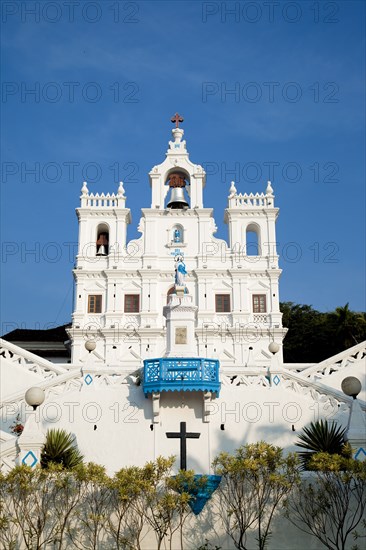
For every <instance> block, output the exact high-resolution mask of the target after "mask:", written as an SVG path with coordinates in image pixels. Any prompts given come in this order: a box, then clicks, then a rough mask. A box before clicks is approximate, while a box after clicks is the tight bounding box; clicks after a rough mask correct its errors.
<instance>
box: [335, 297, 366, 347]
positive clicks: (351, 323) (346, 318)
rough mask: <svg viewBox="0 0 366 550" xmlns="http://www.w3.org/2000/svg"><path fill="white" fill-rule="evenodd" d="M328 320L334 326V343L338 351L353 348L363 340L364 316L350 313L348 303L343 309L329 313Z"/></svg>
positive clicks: (365, 321) (365, 327) (365, 322)
mask: <svg viewBox="0 0 366 550" xmlns="http://www.w3.org/2000/svg"><path fill="white" fill-rule="evenodd" d="M329 319H330V322H331V323H333V325H334V332H335V336H336V341H337V343H338V346H339V348H340V351H342V350H343V349H347V348H350V347H352V346H355V345H356V344H359V343H360V342H362V341H363V340H364V339H365V337H366V335H365V333H366V319H365V315H364V314H362V313H355V312H354V311H351V310H350V309H349V304H348V303H347V304H346V305H345V306H343V307H337V308H336V309H335V311H334V312H331V313H330V314H329Z"/></svg>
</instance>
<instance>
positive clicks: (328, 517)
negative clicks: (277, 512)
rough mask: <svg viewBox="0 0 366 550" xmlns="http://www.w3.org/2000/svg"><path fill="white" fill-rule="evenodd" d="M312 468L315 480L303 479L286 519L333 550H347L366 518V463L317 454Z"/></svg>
mask: <svg viewBox="0 0 366 550" xmlns="http://www.w3.org/2000/svg"><path fill="white" fill-rule="evenodd" d="M310 468H311V469H312V470H313V472H312V473H311V474H307V475H308V476H309V475H310V476H311V480H309V479H303V481H302V483H301V484H300V485H298V486H297V487H295V489H294V491H293V493H292V494H291V495H290V496H289V498H288V499H287V501H286V517H287V518H288V519H289V521H290V522H291V523H293V524H294V525H296V527H298V528H299V529H300V530H301V531H303V532H305V533H308V534H310V535H313V536H314V537H316V538H317V539H318V540H319V541H320V542H321V543H322V544H323V545H324V546H325V547H326V548H328V549H329V550H345V548H346V546H347V540H348V539H349V537H350V535H351V534H352V533H353V534H355V529H356V527H357V526H358V525H359V524H361V522H362V518H363V517H364V514H365V509H366V462H359V461H357V460H354V459H351V458H345V457H343V456H340V455H336V454H329V453H317V454H315V455H314V456H313V457H312V458H311V460H310ZM356 536H358V537H362V536H363V535H360V534H356Z"/></svg>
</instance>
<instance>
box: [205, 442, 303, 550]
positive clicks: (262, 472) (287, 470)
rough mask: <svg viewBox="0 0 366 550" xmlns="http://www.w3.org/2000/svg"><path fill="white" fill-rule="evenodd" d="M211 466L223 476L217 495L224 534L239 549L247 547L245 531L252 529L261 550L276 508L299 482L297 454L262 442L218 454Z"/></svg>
mask: <svg viewBox="0 0 366 550" xmlns="http://www.w3.org/2000/svg"><path fill="white" fill-rule="evenodd" d="M213 466H214V468H215V472H216V473H217V474H218V475H221V476H222V481H221V484H220V486H219V488H218V490H217V491H216V494H218V498H219V514H220V518H221V521H222V522H223V525H224V528H225V530H226V533H227V534H228V535H229V536H230V537H231V539H232V540H233V542H234V545H235V547H236V548H238V550H246V548H247V532H248V530H249V529H254V528H255V529H256V532H257V542H258V548H259V549H260V550H263V549H264V548H265V547H266V544H267V543H268V539H269V537H270V536H271V524H272V520H273V517H274V515H275V512H276V510H277V509H278V507H279V505H280V504H281V503H282V502H283V501H284V499H285V497H286V496H287V495H288V494H289V493H290V491H291V490H292V488H293V486H294V485H295V484H296V483H298V481H299V473H298V462H297V456H296V454H289V455H288V456H286V457H284V456H283V451H282V449H281V448H280V447H275V446H274V445H270V444H269V443H265V442H263V441H261V442H259V443H253V444H248V445H244V446H242V447H240V448H239V449H237V451H235V453H234V454H233V455H230V454H228V453H221V454H220V455H219V456H218V457H217V458H215V460H214V462H213Z"/></svg>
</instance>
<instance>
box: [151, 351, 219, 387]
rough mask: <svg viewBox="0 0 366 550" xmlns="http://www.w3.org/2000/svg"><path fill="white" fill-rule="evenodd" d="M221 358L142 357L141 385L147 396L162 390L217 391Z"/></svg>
mask: <svg viewBox="0 0 366 550" xmlns="http://www.w3.org/2000/svg"><path fill="white" fill-rule="evenodd" d="M219 367H220V362H219V361H218V359H206V358H202V357H160V358H157V359H145V360H144V378H143V383H142V388H143V391H144V394H145V397H147V396H148V395H149V394H150V393H161V392H163V391H210V392H212V393H215V394H216V395H217V396H219V395H220V388H221V383H220V379H219Z"/></svg>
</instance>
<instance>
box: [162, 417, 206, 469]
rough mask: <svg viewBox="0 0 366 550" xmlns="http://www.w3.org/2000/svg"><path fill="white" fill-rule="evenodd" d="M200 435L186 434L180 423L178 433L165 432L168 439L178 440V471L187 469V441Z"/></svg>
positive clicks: (183, 423) (184, 427)
mask: <svg viewBox="0 0 366 550" xmlns="http://www.w3.org/2000/svg"><path fill="white" fill-rule="evenodd" d="M200 435H201V434H199V433H194V432H187V427H186V423H185V422H181V423H180V432H166V436H167V438H168V439H180V469H181V470H186V469H187V439H198V438H199V436H200Z"/></svg>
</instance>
